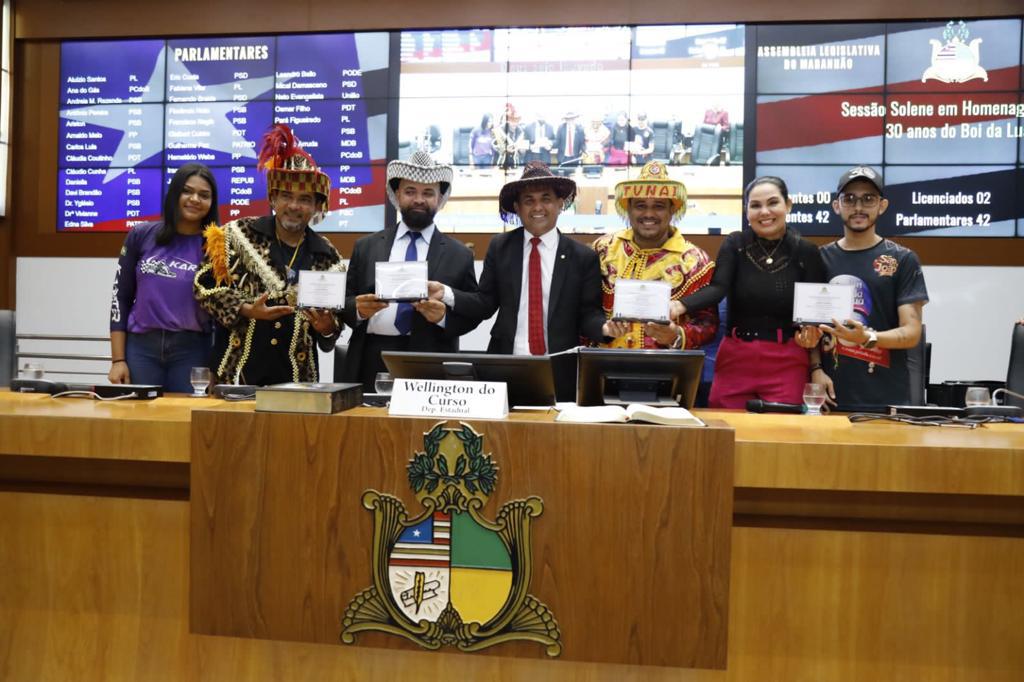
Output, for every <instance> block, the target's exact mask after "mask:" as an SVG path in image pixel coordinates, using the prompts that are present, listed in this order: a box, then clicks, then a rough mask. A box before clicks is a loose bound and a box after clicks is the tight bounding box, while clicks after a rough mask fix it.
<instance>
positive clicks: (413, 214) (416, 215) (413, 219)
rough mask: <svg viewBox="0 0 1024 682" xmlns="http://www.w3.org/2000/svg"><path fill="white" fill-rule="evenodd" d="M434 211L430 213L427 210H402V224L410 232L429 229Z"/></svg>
mask: <svg viewBox="0 0 1024 682" xmlns="http://www.w3.org/2000/svg"><path fill="white" fill-rule="evenodd" d="M435 214H436V211H431V210H430V209H429V208H423V209H413V208H409V209H403V210H402V222H403V223H405V226H406V227H408V228H409V229H410V230H416V231H417V232H418V231H420V230H422V229H424V228H426V227H430V224H431V223H432V222H434V215H435Z"/></svg>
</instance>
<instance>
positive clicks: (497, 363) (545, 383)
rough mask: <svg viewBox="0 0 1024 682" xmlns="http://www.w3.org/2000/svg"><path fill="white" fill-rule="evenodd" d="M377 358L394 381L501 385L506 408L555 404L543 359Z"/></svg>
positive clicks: (390, 354)
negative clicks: (501, 383)
mask: <svg viewBox="0 0 1024 682" xmlns="http://www.w3.org/2000/svg"><path fill="white" fill-rule="evenodd" d="M380 355H381V358H382V359H383V360H384V364H385V365H387V368H388V371H389V372H391V376H393V377H395V378H396V379H453V380H462V381H501V382H504V383H505V384H506V385H507V386H508V404H509V407H514V406H517V405H554V404H555V379H554V375H553V374H552V372H551V358H549V357H548V356H546V355H492V354H490V353H414V352H408V351H382V352H381V354H380Z"/></svg>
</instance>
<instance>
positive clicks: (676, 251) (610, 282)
mask: <svg viewBox="0 0 1024 682" xmlns="http://www.w3.org/2000/svg"><path fill="white" fill-rule="evenodd" d="M615 209H616V211H617V212H618V214H619V215H620V216H621V217H622V218H624V219H625V220H627V221H628V223H629V227H627V228H626V229H625V230H621V231H619V232H616V233H615V234H610V235H607V236H604V237H601V238H600V239H598V240H597V241H596V242H594V250H595V251H597V256H598V259H599V260H600V261H601V287H602V289H603V291H604V301H603V305H604V310H605V314H606V315H607V316H608V317H609V318H610V317H611V314H612V309H613V307H614V303H615V282H616V281H617V280H619V279H620V278H621V279H643V280H662V281H665V282H668V283H669V284H670V285H671V286H672V302H673V306H672V309H671V310H672V313H671V314H672V316H673V318H674V320H673V321H672V322H671V323H670V324H656V323H653V322H647V323H645V324H641V323H639V322H611V329H610V330H606V331H609V336H614V337H616V338H615V339H614V340H613V341H612V343H611V344H610V345H611V346H612V347H616V348H696V347H698V346H702V345H704V344H706V343H708V342H710V341H711V340H712V339H713V338H714V337H715V332H716V331H717V330H718V312H717V310H713V309H711V308H708V309H705V310H699V311H695V312H693V313H692V314H688V315H685V316H684V317H680V313H678V312H676V311H681V310H682V306H681V305H680V304H678V303H677V302H678V301H679V299H680V298H682V297H683V296H686V295H687V294H692V293H693V292H694V291H696V290H697V289H700V288H701V287H704V286H707V284H708V283H709V282H710V281H711V275H712V274H713V272H714V269H715V264H714V262H712V261H711V259H709V258H708V255H707V254H706V253H705V252H704V250H703V249H701V248H700V247H698V246H696V245H694V244H691V243H690V242H688V241H686V238H685V237H683V235H682V233H680V231H679V229H678V228H676V227H675V225H674V223H676V222H677V221H678V220H679V219H680V218H682V216H683V214H684V213H686V186H685V185H683V183H681V182H679V181H678V180H673V179H671V178H670V177H668V167H667V166H666V165H665V164H664V163H662V162H661V161H650V162H648V163H647V164H646V165H644V167H643V168H642V169H641V170H640V177H639V178H637V179H636V180H625V181H623V182H620V183H619V184H618V185H616V186H615ZM677 323H678V324H677Z"/></svg>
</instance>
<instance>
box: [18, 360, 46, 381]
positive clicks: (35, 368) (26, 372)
mask: <svg viewBox="0 0 1024 682" xmlns="http://www.w3.org/2000/svg"><path fill="white" fill-rule="evenodd" d="M21 374H22V376H23V377H24V378H25V379H42V378H43V377H44V376H46V370H45V369H44V368H43V363H41V362H26V363H25V364H24V365H23V366H22V368H21Z"/></svg>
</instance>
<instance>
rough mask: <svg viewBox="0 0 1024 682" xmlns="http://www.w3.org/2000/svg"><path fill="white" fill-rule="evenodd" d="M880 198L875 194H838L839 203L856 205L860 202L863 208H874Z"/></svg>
mask: <svg viewBox="0 0 1024 682" xmlns="http://www.w3.org/2000/svg"><path fill="white" fill-rule="evenodd" d="M880 198H881V197H879V196H878V195H877V194H859V195H858V194H840V195H839V203H841V204H842V205H843V206H856V205H857V204H860V205H861V206H863V207H864V208H874V207H875V206H877V205H878V200H879V199H880Z"/></svg>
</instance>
